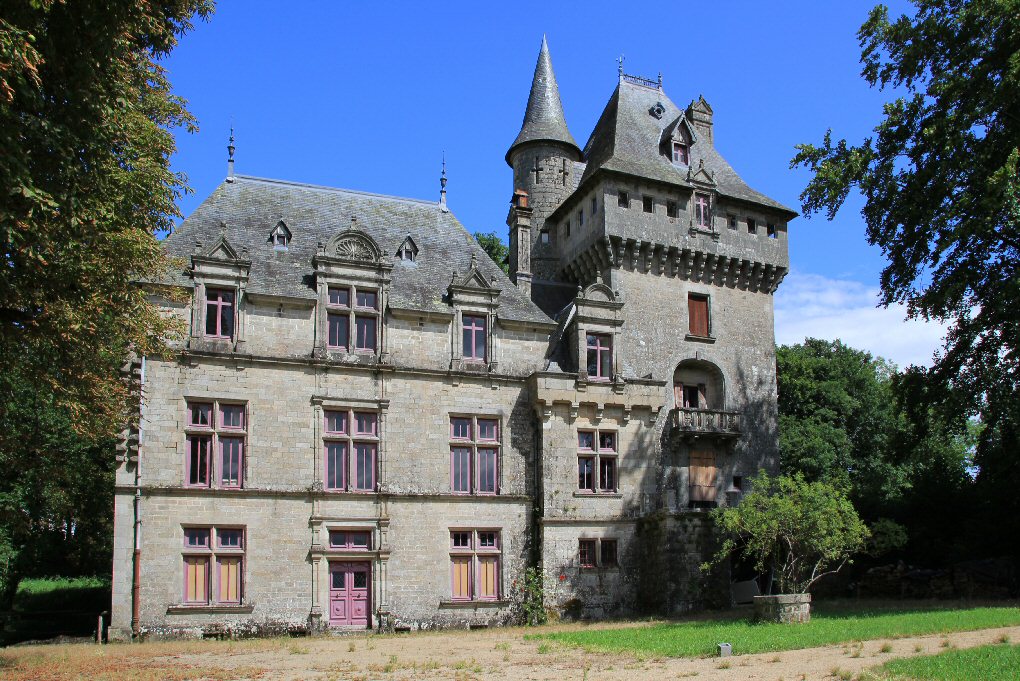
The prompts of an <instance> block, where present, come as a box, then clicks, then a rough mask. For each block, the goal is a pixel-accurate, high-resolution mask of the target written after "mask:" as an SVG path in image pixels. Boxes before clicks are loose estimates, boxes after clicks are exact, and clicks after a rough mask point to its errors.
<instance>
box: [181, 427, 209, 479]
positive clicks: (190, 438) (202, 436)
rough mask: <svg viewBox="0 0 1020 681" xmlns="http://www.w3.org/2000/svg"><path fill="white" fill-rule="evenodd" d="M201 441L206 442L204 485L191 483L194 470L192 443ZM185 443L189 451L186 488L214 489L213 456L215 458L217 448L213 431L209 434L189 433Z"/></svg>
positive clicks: (187, 452) (186, 461)
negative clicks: (214, 453) (214, 451)
mask: <svg viewBox="0 0 1020 681" xmlns="http://www.w3.org/2000/svg"><path fill="white" fill-rule="evenodd" d="M199 440H204V441H205V442H206V452H205V482H204V483H202V482H191V473H192V470H193V469H192V462H191V459H192V443H193V442H196V441H199ZM185 442H186V445H185V447H186V449H187V451H186V452H185V454H184V486H185V487H200V488H208V487H212V481H213V470H214V466H213V456H214V455H213V450H214V448H215V444H214V443H215V438H214V437H213V433H212V432H211V431H210V432H208V433H188V434H187V435H186V436H185Z"/></svg>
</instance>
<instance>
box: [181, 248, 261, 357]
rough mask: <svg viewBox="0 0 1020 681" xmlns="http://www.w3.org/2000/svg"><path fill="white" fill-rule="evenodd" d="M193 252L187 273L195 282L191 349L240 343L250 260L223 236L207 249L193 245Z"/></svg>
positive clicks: (207, 348)
mask: <svg viewBox="0 0 1020 681" xmlns="http://www.w3.org/2000/svg"><path fill="white" fill-rule="evenodd" d="M196 251H197V252H196V253H195V254H194V255H193V256H192V257H191V272H190V274H191V277H192V279H194V281H195V296H194V299H193V303H192V317H191V340H190V341H189V343H190V346H191V347H193V348H195V349H204V350H223V349H225V344H226V343H230V344H240V343H242V342H243V340H244V338H243V335H244V334H243V330H244V321H245V297H244V292H245V288H246V286H247V283H248V273H249V270H250V268H251V261H249V260H248V259H247V258H245V257H243V256H242V255H239V254H238V253H237V251H235V250H234V248H233V247H232V246H231V245H230V243H229V242H228V241H227V238H226V236H221V237H220V238H219V239H218V240H217V241H216V242H215V243H214V244H213V246H212V248H210V249H208V250H205V249H203V248H202V245H201V244H196Z"/></svg>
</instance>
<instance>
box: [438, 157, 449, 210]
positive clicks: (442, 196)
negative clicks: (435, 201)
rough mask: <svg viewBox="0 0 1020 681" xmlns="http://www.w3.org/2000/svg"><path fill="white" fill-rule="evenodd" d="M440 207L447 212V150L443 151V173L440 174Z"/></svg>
mask: <svg viewBox="0 0 1020 681" xmlns="http://www.w3.org/2000/svg"><path fill="white" fill-rule="evenodd" d="M439 208H440V210H442V211H443V212H444V213H445V212H446V210H447V208H446V151H443V173H442V174H441V175H440V176H439Z"/></svg>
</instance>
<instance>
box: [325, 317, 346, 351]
mask: <svg viewBox="0 0 1020 681" xmlns="http://www.w3.org/2000/svg"><path fill="white" fill-rule="evenodd" d="M338 309H341V308H338ZM342 309H344V310H346V309H347V308H342ZM334 320H336V321H338V322H339V324H338V326H340V328H342V329H343V330H344V331H345V332H346V334H345V335H346V336H347V343H340V342H339V341H340V340H341V339H340V336H339V334H338V335H337V342H336V343H333V339H332V333H333V322H334ZM350 344H351V315H350V313H349V312H335V311H333V310H332V309H331V310H327V311H326V347H327V348H331V349H336V350H346V349H347V348H348V347H350Z"/></svg>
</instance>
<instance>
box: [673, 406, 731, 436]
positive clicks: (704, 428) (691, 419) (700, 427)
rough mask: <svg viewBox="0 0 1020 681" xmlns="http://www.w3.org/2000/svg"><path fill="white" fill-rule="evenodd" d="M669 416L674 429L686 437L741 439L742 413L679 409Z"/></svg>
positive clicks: (719, 410)
mask: <svg viewBox="0 0 1020 681" xmlns="http://www.w3.org/2000/svg"><path fill="white" fill-rule="evenodd" d="M669 416H670V424H671V425H672V427H674V428H676V429H677V430H678V431H679V432H680V433H682V434H683V435H685V436H691V437H700V436H709V435H710V436H716V437H723V438H727V437H740V433H741V429H740V412H736V411H723V410H721V409H688V408H686V407H678V408H676V409H673V410H672V411H671V412H670V414H669Z"/></svg>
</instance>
